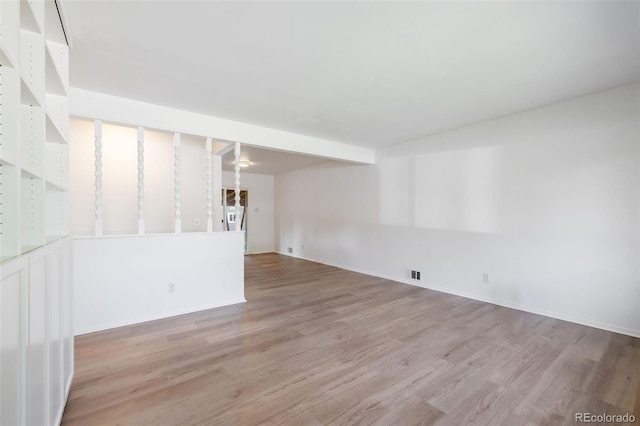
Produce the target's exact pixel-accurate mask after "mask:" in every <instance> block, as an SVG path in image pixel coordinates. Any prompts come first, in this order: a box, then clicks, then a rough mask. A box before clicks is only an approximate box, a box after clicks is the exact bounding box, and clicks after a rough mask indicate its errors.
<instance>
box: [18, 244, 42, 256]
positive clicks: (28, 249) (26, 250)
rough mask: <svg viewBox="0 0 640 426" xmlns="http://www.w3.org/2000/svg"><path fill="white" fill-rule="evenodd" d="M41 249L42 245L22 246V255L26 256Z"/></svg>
mask: <svg viewBox="0 0 640 426" xmlns="http://www.w3.org/2000/svg"><path fill="white" fill-rule="evenodd" d="M39 247H41V246H40V245H35V244H31V245H26V246H22V250H21V251H22V253H21V254H25V253H29V252H30V251H33V250H35V249H37V248H39Z"/></svg>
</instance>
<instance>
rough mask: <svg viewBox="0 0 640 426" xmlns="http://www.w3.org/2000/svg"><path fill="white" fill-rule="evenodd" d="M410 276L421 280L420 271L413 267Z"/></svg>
mask: <svg viewBox="0 0 640 426" xmlns="http://www.w3.org/2000/svg"><path fill="white" fill-rule="evenodd" d="M409 277H411V279H412V280H416V281H420V271H416V270H413V269H411V270H410V271H409Z"/></svg>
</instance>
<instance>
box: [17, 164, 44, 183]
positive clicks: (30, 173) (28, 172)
mask: <svg viewBox="0 0 640 426" xmlns="http://www.w3.org/2000/svg"><path fill="white" fill-rule="evenodd" d="M20 175H21V176H22V177H23V178H28V179H42V176H41V175H40V173H38V172H37V171H36V170H34V169H29V168H28V167H25V166H24V164H23V165H22V168H21V169H20Z"/></svg>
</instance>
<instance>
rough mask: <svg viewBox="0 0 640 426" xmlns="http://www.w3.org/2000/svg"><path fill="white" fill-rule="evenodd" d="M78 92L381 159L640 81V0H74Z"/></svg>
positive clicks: (70, 8)
mask: <svg viewBox="0 0 640 426" xmlns="http://www.w3.org/2000/svg"><path fill="white" fill-rule="evenodd" d="M62 1H63V11H64V14H65V17H66V20H67V24H68V30H69V32H70V33H71V34H70V35H71V38H72V49H71V54H70V62H71V85H72V86H74V87H79V88H84V89H89V90H95V91H100V92H104V93H109V94H113V95H118V96H123V97H128V98H133V99H138V100H143V101H147V102H152V103H157V104H162V105H167V106H172V107H176V108H181V109H185V110H190V111H195V112H201V113H205V114H210V115H214V116H219V117H223V118H229V119H233V120H238V121H244V122H248V123H252V124H257V125H262V126H267V127H272V128H277V129H281V130H287V131H291V132H295V133H300V134H305V135H309V136H316V137H320V138H325V139H331V140H335V141H339V142H346V143H351V144H356V145H361V146H366V147H371V148H381V147H385V146H389V145H393V144H396V143H399V142H403V141H406V140H411V139H415V138H418V137H421V136H425V135H429V134H434V133H438V132H441V131H443V130H447V129H451V128H456V127H460V126H464V125H467V124H471V123H474V122H479V121H483V120H487V119H491V118H495V117H498V116H502V115H506V114H511V113H514V112H517V111H521V110H525V109H529V108H534V107H537V106H541V105H545V104H549V103H553V102H556V101H560V100H564V99H569V98H572V97H577V96H581V95H585V94H588V93H593V92H597V91H600V90H604V89H608V88H612V87H617V86H621V85H624V84H629V83H632V82H635V81H638V80H640V31H639V28H640V9H639V7H640V3H638V2H636V1H633V2H612V1H603V2H597V1H595V2H580V1H577V2H560V1H557V2H535V1H524V2H481V1H478V2H268V1H265V2H215V1H187V0H182V1H142V2H136V1H73V0H62Z"/></svg>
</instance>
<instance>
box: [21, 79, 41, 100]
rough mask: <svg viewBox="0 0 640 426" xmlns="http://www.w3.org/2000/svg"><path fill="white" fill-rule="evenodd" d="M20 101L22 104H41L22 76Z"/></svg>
mask: <svg viewBox="0 0 640 426" xmlns="http://www.w3.org/2000/svg"><path fill="white" fill-rule="evenodd" d="M20 102H21V103H22V105H30V106H42V101H40V100H39V99H38V98H37V97H36V95H35V94H34V92H33V89H32V88H31V87H29V84H28V83H27V82H26V81H24V79H22V78H20Z"/></svg>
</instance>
